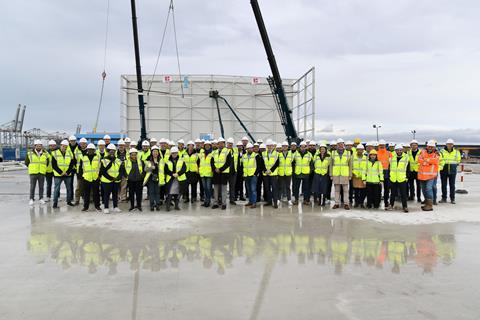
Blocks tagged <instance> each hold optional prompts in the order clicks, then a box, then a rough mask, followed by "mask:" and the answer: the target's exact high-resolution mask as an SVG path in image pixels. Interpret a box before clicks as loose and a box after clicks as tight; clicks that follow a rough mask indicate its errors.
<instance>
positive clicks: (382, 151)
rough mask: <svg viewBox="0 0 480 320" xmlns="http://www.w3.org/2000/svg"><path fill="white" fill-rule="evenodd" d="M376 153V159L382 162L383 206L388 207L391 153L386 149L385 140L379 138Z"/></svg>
mask: <svg viewBox="0 0 480 320" xmlns="http://www.w3.org/2000/svg"><path fill="white" fill-rule="evenodd" d="M377 152H378V154H377V158H378V161H380V162H381V163H382V167H383V178H384V180H383V203H384V205H385V208H388V197H389V195H390V179H389V176H390V168H389V165H390V159H391V157H392V154H391V153H390V151H388V150H387V142H386V141H385V140H383V139H381V140H380V141H379V142H378V151H377Z"/></svg>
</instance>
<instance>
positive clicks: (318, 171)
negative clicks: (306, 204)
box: [312, 143, 331, 207]
mask: <svg viewBox="0 0 480 320" xmlns="http://www.w3.org/2000/svg"><path fill="white" fill-rule="evenodd" d="M330 161H331V157H330V155H329V154H328V150H327V146H326V145H325V144H323V143H322V144H320V148H319V149H318V152H317V153H315V155H314V156H313V173H314V176H313V183H312V193H313V198H314V203H316V204H318V205H319V206H322V207H323V206H325V203H326V198H327V189H328V180H330V177H329V175H328V169H329V167H330Z"/></svg>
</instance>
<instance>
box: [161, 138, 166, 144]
mask: <svg viewBox="0 0 480 320" xmlns="http://www.w3.org/2000/svg"><path fill="white" fill-rule="evenodd" d="M159 143H167V139H165V138H160V141H159Z"/></svg>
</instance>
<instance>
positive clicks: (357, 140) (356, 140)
mask: <svg viewBox="0 0 480 320" xmlns="http://www.w3.org/2000/svg"><path fill="white" fill-rule="evenodd" d="M353 142H354V143H355V144H359V143H360V142H362V140H360V138H355V140H353Z"/></svg>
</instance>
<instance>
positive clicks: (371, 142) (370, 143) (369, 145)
mask: <svg viewBox="0 0 480 320" xmlns="http://www.w3.org/2000/svg"><path fill="white" fill-rule="evenodd" d="M366 146H367V147H373V141H368V142H367V144H366ZM357 148H358V146H357Z"/></svg>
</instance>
